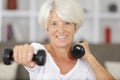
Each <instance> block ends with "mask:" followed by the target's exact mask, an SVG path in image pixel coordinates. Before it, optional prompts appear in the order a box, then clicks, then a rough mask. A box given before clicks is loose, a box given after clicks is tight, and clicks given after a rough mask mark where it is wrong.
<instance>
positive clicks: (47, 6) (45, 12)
mask: <svg viewBox="0 0 120 80" xmlns="http://www.w3.org/2000/svg"><path fill="white" fill-rule="evenodd" d="M53 9H54V11H55V12H56V13H57V15H58V16H59V17H60V18H61V19H62V20H64V21H67V22H73V23H75V24H76V28H77V29H78V28H79V27H80V26H82V24H83V21H84V17H83V9H82V8H81V6H80V3H79V2H78V1H77V0H47V1H45V3H44V4H43V5H42V7H41V10H40V13H39V15H38V19H39V23H40V25H41V26H44V27H45V28H47V24H48V20H49V17H50V12H51V11H52V10H53Z"/></svg>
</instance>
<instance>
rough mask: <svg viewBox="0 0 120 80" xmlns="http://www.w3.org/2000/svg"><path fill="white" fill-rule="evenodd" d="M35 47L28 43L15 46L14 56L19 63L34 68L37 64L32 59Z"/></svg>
mask: <svg viewBox="0 0 120 80" xmlns="http://www.w3.org/2000/svg"><path fill="white" fill-rule="evenodd" d="M33 54H34V49H33V47H32V46H30V45H28V44H24V45H18V46H15V47H14V49H13V58H14V61H16V62H17V63H19V64H22V65H24V66H26V67H29V68H33V67H34V66H35V65H36V64H35V62H34V61H32V58H33Z"/></svg>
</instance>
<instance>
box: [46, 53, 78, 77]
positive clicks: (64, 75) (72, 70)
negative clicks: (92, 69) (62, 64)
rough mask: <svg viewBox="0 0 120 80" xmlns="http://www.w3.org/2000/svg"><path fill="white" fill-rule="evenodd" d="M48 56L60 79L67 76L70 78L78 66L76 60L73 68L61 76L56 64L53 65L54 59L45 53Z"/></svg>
mask: <svg viewBox="0 0 120 80" xmlns="http://www.w3.org/2000/svg"><path fill="white" fill-rule="evenodd" d="M47 53H48V55H49V58H50V59H51V60H50V61H51V64H52V65H53V66H54V68H55V69H56V70H57V71H58V73H59V74H60V76H61V77H67V76H70V75H72V73H73V72H74V71H75V69H76V67H77V66H78V59H77V62H76V64H75V65H74V66H73V68H72V69H71V70H70V71H68V72H67V73H66V74H61V72H60V68H59V67H58V66H57V64H56V63H55V61H54V59H53V58H52V56H51V54H50V53H49V52H48V51H47Z"/></svg>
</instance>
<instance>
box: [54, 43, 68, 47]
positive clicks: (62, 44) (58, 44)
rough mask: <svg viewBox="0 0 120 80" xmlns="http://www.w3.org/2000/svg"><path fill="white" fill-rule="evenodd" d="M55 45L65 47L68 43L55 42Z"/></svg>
mask: <svg viewBox="0 0 120 80" xmlns="http://www.w3.org/2000/svg"><path fill="white" fill-rule="evenodd" d="M55 45H56V46H57V47H60V48H64V47H67V46H68V45H69V44H68V43H56V44H55Z"/></svg>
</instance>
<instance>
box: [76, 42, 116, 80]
mask: <svg viewBox="0 0 120 80" xmlns="http://www.w3.org/2000/svg"><path fill="white" fill-rule="evenodd" d="M78 44H80V45H83V46H84V48H85V55H84V56H83V57H82V59H83V60H85V61H86V62H87V63H88V64H90V66H91V68H92V69H93V71H94V73H95V76H96V79H97V80H115V78H114V77H113V76H112V75H111V74H110V73H109V72H108V71H107V70H106V69H105V68H104V67H103V66H102V65H101V64H100V63H99V62H98V61H97V60H96V58H95V57H94V56H93V55H92V54H91V52H90V49H89V45H88V43H86V42H83V43H78Z"/></svg>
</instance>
